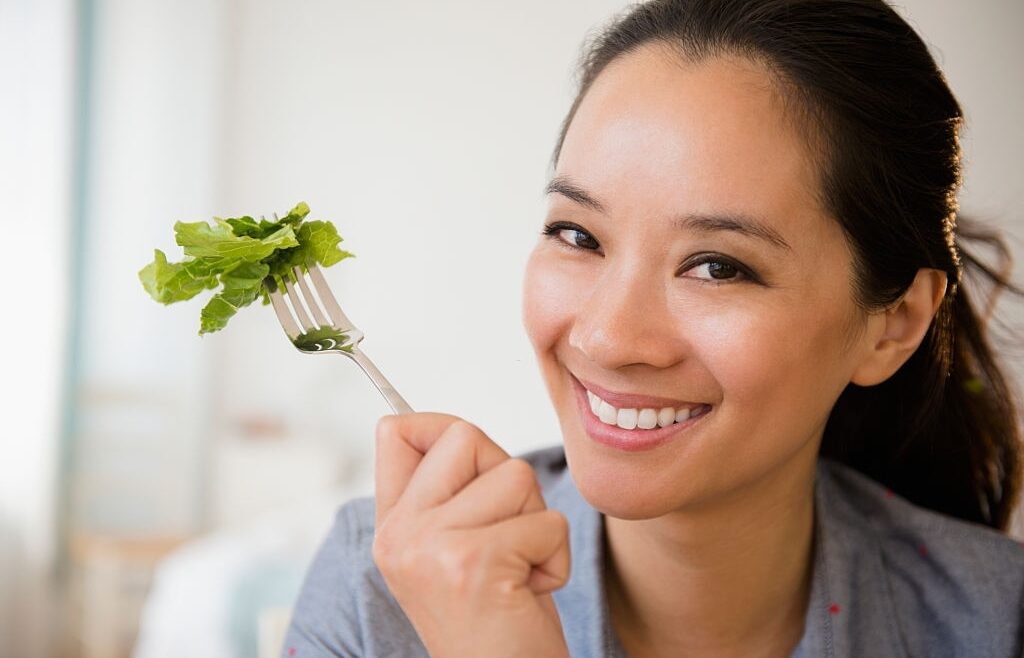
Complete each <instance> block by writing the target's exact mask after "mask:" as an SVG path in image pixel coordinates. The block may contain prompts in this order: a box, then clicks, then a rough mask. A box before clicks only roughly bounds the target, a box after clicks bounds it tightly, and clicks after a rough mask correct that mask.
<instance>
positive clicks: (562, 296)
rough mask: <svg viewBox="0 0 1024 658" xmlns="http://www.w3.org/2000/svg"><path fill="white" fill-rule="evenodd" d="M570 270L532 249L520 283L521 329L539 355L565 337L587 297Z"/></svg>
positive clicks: (541, 251) (542, 251)
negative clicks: (521, 297) (521, 290)
mask: <svg viewBox="0 0 1024 658" xmlns="http://www.w3.org/2000/svg"><path fill="white" fill-rule="evenodd" d="M580 283H581V282H580V277H579V276H578V275H576V274H574V272H573V268H571V267H568V266H566V265H565V264H560V263H558V262H557V261H556V259H554V258H552V256H551V255H550V254H546V253H544V250H543V249H536V250H534V252H533V254H532V255H531V256H530V259H529V261H528V262H527V265H526V275H525V278H524V283H523V326H524V327H525V329H526V333H527V335H528V336H529V337H530V342H531V343H532V344H533V347H534V350H536V351H537V353H538V354H540V353H541V352H543V351H544V350H546V349H550V348H551V347H553V346H554V345H555V343H557V341H558V339H559V336H561V335H563V334H566V335H567V334H568V331H569V328H570V327H571V326H572V318H573V317H574V314H575V310H576V306H577V305H578V304H579V300H580V299H581V298H582V295H584V294H586V293H585V291H584V290H582V288H581V285H580Z"/></svg>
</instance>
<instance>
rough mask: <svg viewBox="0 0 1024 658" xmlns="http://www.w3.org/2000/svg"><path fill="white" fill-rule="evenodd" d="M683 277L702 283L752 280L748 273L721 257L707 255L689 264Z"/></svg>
mask: <svg viewBox="0 0 1024 658" xmlns="http://www.w3.org/2000/svg"><path fill="white" fill-rule="evenodd" d="M684 274H685V276H689V277H691V278H694V279H700V280H703V281H712V282H719V281H720V282H727V281H743V280H747V279H751V280H752V279H753V278H754V277H753V276H752V275H751V274H750V273H749V271H748V270H747V269H746V268H744V267H742V266H741V265H739V264H738V263H734V262H732V261H730V260H728V259H725V258H722V257H721V256H715V255H711V254H709V255H707V256H704V257H701V258H699V259H697V261H696V262H694V263H691V264H689V265H688V266H687V267H686V269H685V270H684Z"/></svg>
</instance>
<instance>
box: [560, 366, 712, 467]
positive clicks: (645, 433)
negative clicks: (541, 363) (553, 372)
mask: <svg viewBox="0 0 1024 658" xmlns="http://www.w3.org/2000/svg"><path fill="white" fill-rule="evenodd" d="M570 378H571V379H572V385H573V388H574V389H575V393H576V405H577V408H578V410H579V414H580V417H581V418H582V419H583V428H584V430H585V431H586V433H587V434H588V435H589V436H590V438H591V439H592V440H594V441H595V442H597V443H600V444H602V445H604V446H607V447H610V448H614V449H616V450H622V451H626V452H638V451H643V450H651V449H653V448H655V447H657V446H659V445H662V444H664V443H666V442H668V441H670V440H672V439H674V438H676V437H677V436H679V435H681V434H683V433H684V432H686V431H687V430H688V429H689V428H691V427H693V426H694V425H695V424H697V423H699V422H700V421H701V420H703V419H704V417H705V416H707V415H708V414H709V413H710V412H711V408H710V406H709V405H703V406H704V407H706V408H707V410H706V411H704V412H703V413H700V414H699V415H697V416H695V417H693V418H689V419H688V420H685V421H683V422H681V423H673V424H672V425H668V426H667V427H655V428H653V429H639V428H638V429H632V430H626V429H622V428H621V427H618V426H615V425H607V424H605V423H603V422H601V420H600V419H599V418H598V417H597V416H595V415H594V412H593V411H591V409H590V401H589V400H588V399H587V389H586V388H584V386H583V384H581V383H580V381H579V380H578V379H576V378H575V377H573V376H571V375H570ZM593 392H594V393H597V391H593ZM597 394H598V395H599V396H600V394H599V393H597ZM620 399H621V398H620ZM641 400H646V401H650V400H666V399H665V398H641ZM668 402H671V400H668ZM676 404H679V403H678V402H676ZM668 406H671V405H668Z"/></svg>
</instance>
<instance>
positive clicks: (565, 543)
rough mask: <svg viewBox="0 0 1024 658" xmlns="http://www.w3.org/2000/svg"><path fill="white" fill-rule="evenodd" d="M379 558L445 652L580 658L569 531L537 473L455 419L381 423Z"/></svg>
mask: <svg viewBox="0 0 1024 658" xmlns="http://www.w3.org/2000/svg"><path fill="white" fill-rule="evenodd" d="M376 503H377V510H376V515H377V516H376V535H375V537H374V543H373V559H374V561H375V562H376V563H377V567H378V568H379V569H380V572H381V574H382V575H383V576H384V580H385V581H386V582H387V584H388V587H389V588H390V589H391V592H392V594H394V596H395V598H396V599H397V601H398V603H399V605H401V607H402V609H403V610H404V611H405V614H406V616H407V617H408V618H409V620H410V621H411V622H412V625H413V627H414V628H415V629H416V632H417V633H418V634H419V636H420V639H421V640H422V641H423V644H424V645H425V646H426V648H427V650H428V651H429V652H430V655H431V656H433V658H468V657H476V656H486V657H487V658H502V657H504V656H509V657H511V656H519V657H527V656H528V657H530V658H535V657H536V658H545V657H549V656H550V657H552V658H555V657H560V658H568V656H569V651H568V648H567V647H566V643H565V638H564V636H563V634H562V624H561V622H560V621H559V618H558V611H557V610H556V609H555V603H554V601H553V600H552V598H551V592H552V591H554V590H556V589H558V588H560V587H562V586H563V585H565V583H566V582H567V581H568V580H569V526H568V522H567V521H566V519H565V517H564V516H563V515H562V514H561V513H559V512H557V511H555V510H549V509H547V506H546V505H545V504H544V499H543V498H542V497H541V494H540V487H539V485H538V484H537V480H536V477H535V476H534V473H533V469H532V468H531V467H530V465H529V464H528V463H527V462H525V461H523V460H521V459H512V458H510V457H509V455H508V453H506V452H505V451H504V450H502V449H501V448H500V447H499V446H498V445H497V444H496V443H494V442H493V441H492V440H491V439H490V438H488V437H487V435H486V434H484V433H483V432H482V431H480V429H478V428H477V427H475V426H474V425H471V424H470V423H467V422H465V421H463V420H460V419H459V418H456V417H454V416H447V415H443V414H430V413H416V414H403V415H400V416H385V417H384V418H382V419H381V421H380V422H379V423H378V425H377V456H376Z"/></svg>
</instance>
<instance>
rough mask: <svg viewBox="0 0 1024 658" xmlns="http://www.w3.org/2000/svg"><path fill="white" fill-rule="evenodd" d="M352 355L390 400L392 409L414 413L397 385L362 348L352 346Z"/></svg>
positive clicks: (401, 412) (399, 412) (397, 411)
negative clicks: (390, 380)
mask: <svg viewBox="0 0 1024 658" xmlns="http://www.w3.org/2000/svg"><path fill="white" fill-rule="evenodd" d="M350 356H351V357H352V360H353V361H355V362H356V363H358V364H359V367H360V368H362V369H363V372H365V373H366V376H367V377H369V378H370V381H372V382H373V385H374V386H376V387H377V390H378V391H380V394H381V395H383V396H384V399H385V400H387V401H388V404H389V405H390V406H391V410H392V411H394V412H395V413H396V414H411V413H413V411H412V407H410V406H409V403H408V402H406V401H405V398H403V397H402V396H401V395H399V394H398V391H396V390H395V387H394V386H392V385H391V382H389V381H388V380H387V378H386V377H385V376H384V375H383V374H381V372H380V370H378V369H377V366H375V365H373V361H370V357H368V356H366V355H365V354H363V352H362V350H360V349H359V348H358V347H353V348H352V352H351V353H350Z"/></svg>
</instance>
